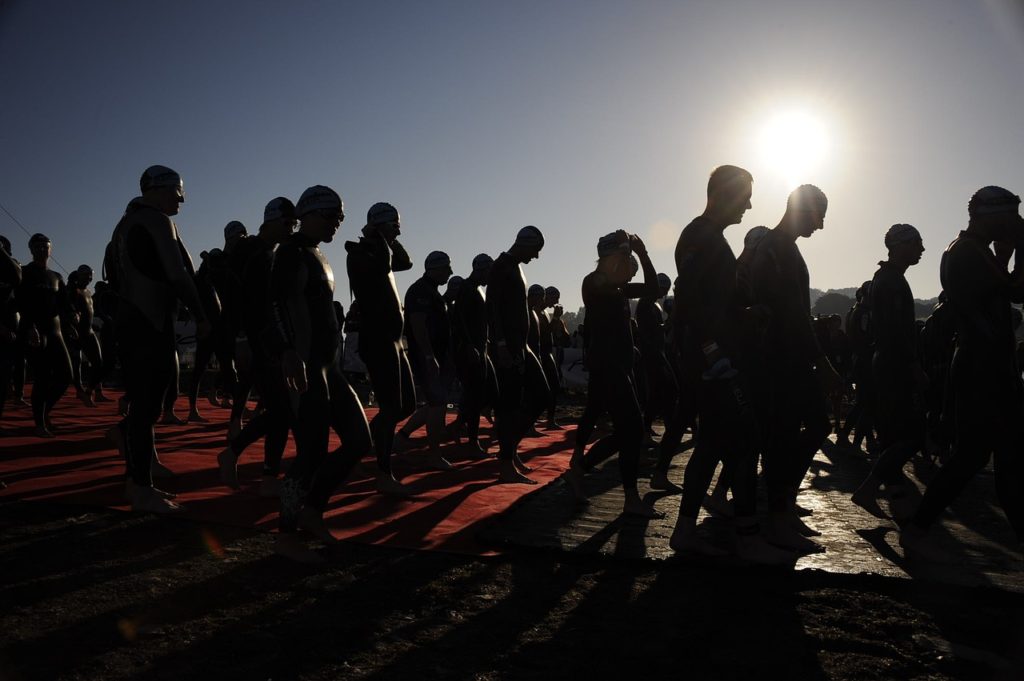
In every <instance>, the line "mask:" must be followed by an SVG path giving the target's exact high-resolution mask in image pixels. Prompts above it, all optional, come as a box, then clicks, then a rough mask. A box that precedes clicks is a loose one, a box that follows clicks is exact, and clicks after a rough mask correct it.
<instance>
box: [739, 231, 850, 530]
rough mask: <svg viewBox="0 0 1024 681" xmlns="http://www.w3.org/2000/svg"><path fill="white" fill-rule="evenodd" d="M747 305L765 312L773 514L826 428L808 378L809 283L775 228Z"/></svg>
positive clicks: (759, 255) (818, 394) (812, 360)
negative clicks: (752, 302)
mask: <svg viewBox="0 0 1024 681" xmlns="http://www.w3.org/2000/svg"><path fill="white" fill-rule="evenodd" d="M751 274H752V281H753V287H752V288H753V292H754V296H755V302H756V303H758V304H760V305H763V306H765V307H766V308H768V309H769V310H770V311H771V322H770V323H769V326H768V329H767V332H766V333H765V335H764V339H763V342H762V344H761V348H760V358H759V362H758V382H759V387H758V389H757V390H758V393H759V395H760V398H759V401H760V402H761V404H762V405H763V406H762V408H763V409H764V412H765V415H766V417H765V434H766V438H765V446H764V467H765V479H766V481H767V483H768V488H769V496H770V497H771V499H772V504H773V508H774V510H777V511H782V510H785V509H784V508H783V506H785V505H787V504H788V503H789V502H791V501H792V500H793V498H794V497H795V495H796V492H797V490H798V489H799V488H800V483H801V482H802V481H803V478H804V475H806V473H807V470H808V468H810V465H811V461H812V460H813V459H814V454H815V453H816V452H817V451H818V448H819V447H820V446H821V443H822V442H823V441H824V440H825V438H826V437H827V436H828V433H829V431H830V430H831V429H832V424H831V423H830V422H829V418H828V402H827V400H826V399H825V395H824V393H823V391H822V389H821V386H820V384H819V382H818V379H817V376H816V375H815V373H814V370H815V364H816V362H817V361H819V360H821V361H824V360H823V357H824V355H823V353H822V351H821V348H820V346H819V345H818V339H817V337H816V336H815V334H814V329H813V328H812V327H811V316H810V315H811V312H810V310H811V304H810V283H809V281H810V277H809V275H808V272H807V265H806V263H805V262H804V259H803V256H802V255H800V249H799V248H797V245H796V242H795V241H794V240H793V239H791V238H790V237H788V236H787V235H786V234H784V233H783V232H782V230H781V229H779V228H775V229H773V230H771V231H769V232H768V233H767V234H766V235H765V236H764V238H763V239H761V241H760V242H759V243H758V245H757V249H756V251H755V255H754V259H753V261H752V263H751Z"/></svg>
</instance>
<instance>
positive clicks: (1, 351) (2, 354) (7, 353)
mask: <svg viewBox="0 0 1024 681" xmlns="http://www.w3.org/2000/svg"><path fill="white" fill-rule="evenodd" d="M14 356H15V348H14V343H0V419H2V418H3V415H4V405H5V404H6V403H7V397H8V394H9V393H10V389H11V379H12V378H13V376H14Z"/></svg>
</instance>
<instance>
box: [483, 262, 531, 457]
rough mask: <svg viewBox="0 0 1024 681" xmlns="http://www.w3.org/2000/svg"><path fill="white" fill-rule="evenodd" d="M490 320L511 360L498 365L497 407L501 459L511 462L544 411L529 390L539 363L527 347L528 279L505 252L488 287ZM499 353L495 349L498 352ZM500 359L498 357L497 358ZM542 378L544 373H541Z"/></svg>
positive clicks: (493, 332) (495, 340)
mask: <svg viewBox="0 0 1024 681" xmlns="http://www.w3.org/2000/svg"><path fill="white" fill-rule="evenodd" d="M487 319H488V325H489V328H490V334H491V342H492V343H493V345H494V347H496V348H497V347H498V346H503V347H505V348H506V349H507V350H508V352H509V354H510V355H511V357H512V365H511V366H502V365H501V364H500V363H499V362H497V361H496V362H495V367H494V368H495V373H496V374H497V377H498V400H497V403H496V404H495V409H494V412H495V414H494V415H495V417H496V423H495V428H496V430H497V432H498V443H499V445H500V449H499V452H498V457H499V458H500V459H502V460H511V459H512V458H513V457H514V456H515V454H516V450H517V449H518V447H519V443H520V441H521V440H522V439H523V436H524V435H525V434H526V432H527V430H529V428H530V427H532V425H533V422H534V421H535V420H536V418H537V416H538V415H539V414H540V413H541V412H542V411H543V410H544V407H545V403H544V401H531V400H536V398H537V395H536V393H535V392H533V391H530V390H527V389H526V385H527V375H528V374H527V372H528V371H529V372H530V373H531V374H532V373H533V371H532V369H528V368H527V367H528V366H529V365H530V364H531V363H532V364H535V365H536V367H537V369H538V370H539V368H540V363H539V362H538V361H537V358H536V356H535V355H534V354H533V351H531V350H530V348H529V347H528V345H527V340H528V337H529V333H530V309H529V308H528V307H527V304H526V278H525V277H524V276H523V270H522V268H521V267H520V266H519V263H518V262H517V261H516V260H515V259H513V258H512V256H510V255H509V254H508V253H504V252H503V253H502V254H501V255H499V256H498V257H497V258H496V259H495V260H494V264H493V265H492V266H491V278H490V284H489V285H488V287H487ZM497 352H500V350H496V353H497ZM496 357H497V355H496ZM540 372H541V376H543V370H540Z"/></svg>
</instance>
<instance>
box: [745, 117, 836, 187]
mask: <svg viewBox="0 0 1024 681" xmlns="http://www.w3.org/2000/svg"><path fill="white" fill-rule="evenodd" d="M760 146H761V154H762V160H763V162H764V163H765V165H766V166H768V167H769V168H771V169H772V170H774V171H775V172H776V173H778V174H779V176H780V177H781V178H782V179H783V180H785V182H786V183H787V184H789V185H792V186H794V187H795V186H796V185H798V184H801V183H804V182H813V181H814V178H813V177H812V175H813V173H814V172H815V171H816V170H817V169H818V168H819V167H820V166H821V163H822V161H824V160H825V157H826V155H827V154H828V147H829V139H828V132H827V131H826V129H825V126H824V125H823V124H822V122H821V121H820V120H819V119H817V118H815V117H814V116H813V115H811V114H809V113H807V112H805V111H785V112H780V113H777V114H776V115H774V116H773V117H771V118H769V119H768V122H767V123H766V124H765V126H764V128H762V130H761V138H760Z"/></svg>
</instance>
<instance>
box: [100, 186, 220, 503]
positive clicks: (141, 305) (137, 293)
mask: <svg viewBox="0 0 1024 681" xmlns="http://www.w3.org/2000/svg"><path fill="white" fill-rule="evenodd" d="M139 185H140V187H141V189H142V196H141V197H137V198H135V199H132V201H131V202H130V203H129V204H128V207H127V209H126V210H125V214H124V216H123V217H122V218H121V221H120V222H118V224H117V226H116V227H115V228H114V233H113V236H112V237H111V243H110V245H109V246H108V247H107V256H106V258H105V261H104V271H105V272H106V273H107V277H108V281H109V282H110V285H111V288H112V289H113V290H114V292H116V293H117V294H118V296H119V302H118V308H117V336H118V345H119V348H120V353H121V361H122V368H123V370H124V381H125V391H126V392H127V394H128V395H129V398H130V401H131V406H130V407H129V410H128V415H127V416H126V417H125V418H124V419H123V420H122V421H121V422H120V423H118V424H117V425H115V426H114V427H113V428H111V430H110V432H109V436H110V437H111V439H112V440H114V442H115V443H116V444H117V445H118V447H119V448H120V449H121V450H122V452H123V453H124V455H125V459H126V461H127V464H128V476H129V479H128V486H127V487H128V498H129V500H130V501H131V504H132V508H134V509H136V510H144V511H153V512H156V513H165V512H168V511H174V510H177V509H178V508H179V506H178V505H177V504H175V503H174V502H173V501H171V500H170V499H169V498H168V497H169V496H171V495H167V494H166V493H163V492H161V491H159V490H156V489H154V487H153V476H152V470H153V468H152V467H153V463H154V460H156V447H155V445H154V442H153V425H154V424H155V423H156V420H157V419H158V418H159V417H160V412H161V408H162V406H163V400H164V396H165V394H166V392H167V389H168V386H169V384H170V382H171V380H172V379H173V364H172V363H173V358H174V352H175V345H176V341H175V337H174V315H175V313H176V312H177V307H178V301H179V300H180V301H181V302H182V303H183V304H184V305H185V306H186V307H187V308H188V309H189V311H190V312H191V313H192V315H193V316H194V317H195V319H196V334H197V336H198V337H204V336H206V335H208V334H209V332H210V325H209V322H208V321H207V320H206V317H205V315H204V312H203V308H202V305H201V303H200V301H199V293H198V292H197V291H196V287H195V282H194V280H193V277H194V276H195V272H194V271H193V267H192V258H191V257H190V256H189V253H188V250H187V249H186V248H185V244H184V243H182V241H181V238H180V237H179V236H178V229H177V227H176V226H175V224H174V221H173V220H171V216H173V215H177V213H178V208H179V205H180V204H181V203H183V202H184V201H185V193H184V188H183V185H182V181H181V176H179V175H178V173H176V172H175V171H173V170H171V169H170V168H167V167H165V166H151V167H149V168H147V169H146V171H145V172H144V173H143V174H142V178H141V179H140V181H139Z"/></svg>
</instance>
